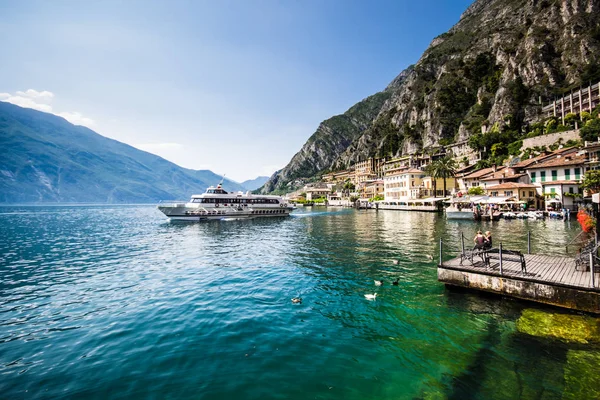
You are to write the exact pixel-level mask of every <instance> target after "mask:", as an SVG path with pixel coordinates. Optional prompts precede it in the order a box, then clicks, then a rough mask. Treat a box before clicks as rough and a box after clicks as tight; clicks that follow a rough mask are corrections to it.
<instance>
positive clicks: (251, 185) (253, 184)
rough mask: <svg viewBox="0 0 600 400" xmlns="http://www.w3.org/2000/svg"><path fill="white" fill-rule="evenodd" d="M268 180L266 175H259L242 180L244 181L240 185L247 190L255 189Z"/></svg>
mask: <svg viewBox="0 0 600 400" xmlns="http://www.w3.org/2000/svg"><path fill="white" fill-rule="evenodd" d="M268 180H269V177H268V176H259V177H258V178H254V179H249V180H247V181H244V182H242V183H240V185H242V186H243V187H245V188H246V189H248V190H256V189H258V188H259V187H261V186H262V185H264V184H265V182H266V181H268Z"/></svg>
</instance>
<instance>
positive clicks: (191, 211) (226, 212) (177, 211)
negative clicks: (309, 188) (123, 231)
mask: <svg viewBox="0 0 600 400" xmlns="http://www.w3.org/2000/svg"><path fill="white" fill-rule="evenodd" d="M158 209H159V210H160V211H161V212H162V213H163V214H165V216H166V217H168V218H169V219H170V220H172V221H190V222H201V221H214V220H227V219H254V218H268V217H287V216H289V215H290V213H291V212H292V211H293V208H292V207H280V208H261V209H253V208H247V207H246V208H237V207H222V208H219V207H215V208H211V209H200V208H198V207H186V206H176V207H173V206H158Z"/></svg>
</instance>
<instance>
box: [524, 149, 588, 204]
mask: <svg viewBox="0 0 600 400" xmlns="http://www.w3.org/2000/svg"><path fill="white" fill-rule="evenodd" d="M524 170H525V171H526V173H527V175H529V177H530V180H531V183H532V184H533V185H535V186H536V189H537V192H538V194H539V195H540V196H544V198H545V203H546V205H545V208H546V209H548V208H549V207H552V208H556V207H557V205H556V204H558V203H557V202H559V203H560V204H559V205H558V206H559V207H560V206H562V207H567V208H570V209H574V208H575V203H574V197H575V195H579V194H581V190H580V188H579V185H580V183H581V181H582V179H583V175H584V174H585V171H586V170H587V167H586V154H585V152H583V151H576V149H574V151H570V152H559V153H558V154H553V155H551V156H550V157H547V158H544V159H542V160H539V161H537V162H534V163H531V164H530V165H528V166H527V167H525V168H524ZM566 193H568V195H566ZM550 204H553V206H550Z"/></svg>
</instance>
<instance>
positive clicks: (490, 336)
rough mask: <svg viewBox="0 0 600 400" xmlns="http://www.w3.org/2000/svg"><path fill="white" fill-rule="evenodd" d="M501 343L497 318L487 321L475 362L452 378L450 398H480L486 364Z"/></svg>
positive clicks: (448, 394) (448, 396) (448, 395)
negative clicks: (485, 331)
mask: <svg viewBox="0 0 600 400" xmlns="http://www.w3.org/2000/svg"><path fill="white" fill-rule="evenodd" d="M498 343H500V334H499V330H498V323H497V321H496V320H490V321H488V323H487V333H486V335H485V336H484V337H483V340H482V341H481V348H480V349H479V351H478V352H477V354H476V355H475V358H474V359H473V362H472V363H471V364H470V365H469V366H468V367H467V369H466V370H465V371H464V372H463V373H462V374H460V375H458V376H455V377H453V378H452V384H451V388H450V390H449V392H448V393H447V398H448V399H456V400H464V399H478V398H479V395H478V394H479V391H480V389H481V387H482V385H483V383H484V382H485V374H486V368H485V366H486V364H487V363H488V362H489V361H490V360H492V359H493V358H494V352H493V350H492V348H493V347H495V346H496V345H497V344H498Z"/></svg>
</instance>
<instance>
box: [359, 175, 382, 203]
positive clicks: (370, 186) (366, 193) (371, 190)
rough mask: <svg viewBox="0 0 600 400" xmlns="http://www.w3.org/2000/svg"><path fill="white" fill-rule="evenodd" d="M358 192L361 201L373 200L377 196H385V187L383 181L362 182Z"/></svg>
mask: <svg viewBox="0 0 600 400" xmlns="http://www.w3.org/2000/svg"><path fill="white" fill-rule="evenodd" d="M356 190H357V192H358V195H359V197H360V198H361V199H372V198H373V197H375V196H384V193H385V186H384V182H383V179H374V180H370V181H364V182H360V183H359V184H358V185H357V186H356Z"/></svg>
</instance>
